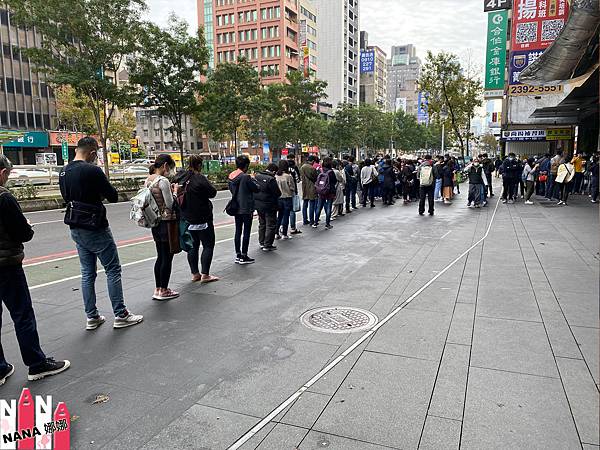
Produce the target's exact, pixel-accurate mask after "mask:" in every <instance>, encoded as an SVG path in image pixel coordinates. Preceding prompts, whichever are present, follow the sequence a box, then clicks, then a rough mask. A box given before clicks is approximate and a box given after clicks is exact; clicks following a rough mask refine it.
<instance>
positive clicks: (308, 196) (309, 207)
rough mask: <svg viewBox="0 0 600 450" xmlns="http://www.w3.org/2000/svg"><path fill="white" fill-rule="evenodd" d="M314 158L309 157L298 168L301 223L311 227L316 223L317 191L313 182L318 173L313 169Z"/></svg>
mask: <svg viewBox="0 0 600 450" xmlns="http://www.w3.org/2000/svg"><path fill="white" fill-rule="evenodd" d="M314 161H315V157H314V156H313V155H309V157H308V158H307V159H306V162H305V163H304V164H302V167H300V178H301V180H302V222H303V224H304V225H313V224H314V223H315V222H316V218H315V215H316V213H317V201H318V200H317V191H316V190H315V182H316V181H317V176H318V175H319V173H318V172H317V169H315V168H314V167H313V164H314Z"/></svg>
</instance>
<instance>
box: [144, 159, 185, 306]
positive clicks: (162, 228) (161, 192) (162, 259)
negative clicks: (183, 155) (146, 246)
mask: <svg viewBox="0 0 600 450" xmlns="http://www.w3.org/2000/svg"><path fill="white" fill-rule="evenodd" d="M174 170H175V161H174V160H173V158H172V157H171V155H164V154H163V155H158V156H157V157H156V161H154V173H153V174H152V175H150V176H148V178H147V179H146V182H145V183H144V185H145V186H146V187H147V188H148V189H150V192H151V193H152V197H154V201H155V202H156V205H157V206H158V211H159V214H160V221H159V222H158V224H157V225H156V226H154V227H153V228H152V238H153V239H154V243H155V244H156V255H157V257H156V261H155V263H154V281H155V282H156V284H155V286H156V287H155V289H154V294H153V295H152V298H153V299H154V300H159V301H163V300H173V299H175V298H177V297H179V292H176V291H174V290H172V289H170V288H169V281H170V279H171V271H172V270H173V257H174V256H175V253H177V252H179V251H180V249H179V248H173V246H172V244H171V239H172V236H173V235H176V236H179V230H178V227H179V223H178V220H177V211H176V205H175V198H174V196H173V189H172V187H171V182H170V181H169V177H170V176H171V175H172V174H173V172H174ZM174 229H175V230H177V231H176V232H175V233H174V231H173V230H174Z"/></svg>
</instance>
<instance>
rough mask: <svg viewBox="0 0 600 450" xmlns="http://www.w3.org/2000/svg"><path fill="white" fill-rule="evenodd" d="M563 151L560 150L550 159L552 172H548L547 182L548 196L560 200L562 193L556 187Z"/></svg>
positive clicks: (549, 198)
mask: <svg viewBox="0 0 600 450" xmlns="http://www.w3.org/2000/svg"><path fill="white" fill-rule="evenodd" d="M562 161H563V151H562V150H558V151H557V152H556V155H554V156H553V157H552V159H551V160H550V173H549V174H548V183H547V184H546V198H547V199H548V200H552V199H554V198H556V199H558V200H560V195H559V194H558V193H557V189H556V186H555V184H556V181H555V180H556V175H557V174H558V166H560V165H561V164H562Z"/></svg>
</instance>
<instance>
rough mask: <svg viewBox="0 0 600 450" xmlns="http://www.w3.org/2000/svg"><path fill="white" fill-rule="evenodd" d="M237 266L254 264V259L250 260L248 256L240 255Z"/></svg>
mask: <svg viewBox="0 0 600 450" xmlns="http://www.w3.org/2000/svg"><path fill="white" fill-rule="evenodd" d="M238 264H242V265H244V264H254V259H253V258H250V257H249V256H248V255H242V256H241V257H240V259H239V261H238Z"/></svg>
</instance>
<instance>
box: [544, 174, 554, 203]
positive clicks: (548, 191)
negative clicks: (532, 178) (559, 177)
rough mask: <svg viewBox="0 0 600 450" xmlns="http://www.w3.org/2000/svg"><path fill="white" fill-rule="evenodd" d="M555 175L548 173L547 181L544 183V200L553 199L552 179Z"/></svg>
mask: <svg viewBox="0 0 600 450" xmlns="http://www.w3.org/2000/svg"><path fill="white" fill-rule="evenodd" d="M555 178H556V174H552V173H549V174H548V181H546V198H548V199H552V198H553V197H554V179H555Z"/></svg>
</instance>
